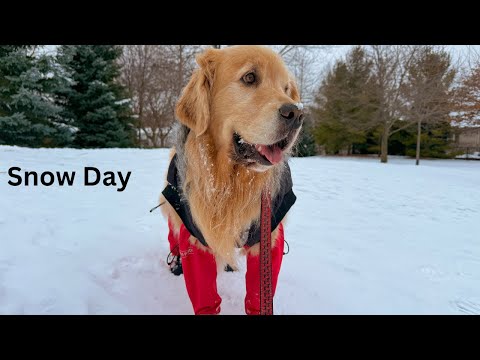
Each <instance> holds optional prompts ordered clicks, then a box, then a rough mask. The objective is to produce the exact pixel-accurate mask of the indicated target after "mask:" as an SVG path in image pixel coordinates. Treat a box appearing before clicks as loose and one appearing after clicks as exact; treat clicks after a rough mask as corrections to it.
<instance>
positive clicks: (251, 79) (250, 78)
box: [242, 72, 257, 85]
mask: <svg viewBox="0 0 480 360" xmlns="http://www.w3.org/2000/svg"><path fill="white" fill-rule="evenodd" d="M242 80H243V82H244V83H245V84H247V85H252V84H255V82H256V81H257V77H256V76H255V73H253V72H249V73H247V74H245V75H243V78H242Z"/></svg>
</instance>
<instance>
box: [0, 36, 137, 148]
mask: <svg viewBox="0 0 480 360" xmlns="http://www.w3.org/2000/svg"><path fill="white" fill-rule="evenodd" d="M121 54H122V48H121V47H119V46H110V45H86V46H77V45H64V46H60V47H59V48H58V51H57V54H56V55H55V56H52V55H49V54H47V53H42V52H39V48H38V47H36V46H33V45H2V46H0V144H7V145H19V146H29V147H63V146H75V147H81V148H83V147H91V148H93V147H129V146H134V145H135V136H134V135H135V124H134V123H135V122H134V118H133V116H132V115H133V114H132V110H131V107H130V105H129V103H130V99H129V95H128V93H127V92H126V91H125V87H124V86H122V85H121V84H120V83H119V82H118V81H117V80H118V78H119V76H120V66H119V64H118V59H119V57H120V55H121Z"/></svg>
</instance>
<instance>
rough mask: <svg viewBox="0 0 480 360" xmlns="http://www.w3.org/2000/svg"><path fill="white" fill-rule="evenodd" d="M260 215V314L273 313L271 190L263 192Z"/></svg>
mask: <svg viewBox="0 0 480 360" xmlns="http://www.w3.org/2000/svg"><path fill="white" fill-rule="evenodd" d="M261 211H262V213H261V215H260V224H261V225H260V226H261V227H260V315H273V292H272V227H271V226H272V225H271V221H272V220H271V216H272V215H271V214H272V209H271V198H270V192H269V191H268V190H265V191H263V192H262V210H261Z"/></svg>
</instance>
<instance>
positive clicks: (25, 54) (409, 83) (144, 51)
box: [0, 45, 480, 161]
mask: <svg viewBox="0 0 480 360" xmlns="http://www.w3.org/2000/svg"><path fill="white" fill-rule="evenodd" d="M207 46H210V45H206V46H197V45H125V46H114V45H62V46H59V47H57V49H56V51H55V53H54V54H49V53H47V52H46V51H45V48H44V47H39V46H33V45H2V46H0V144H8V145H19V146H29V147H67V146H68V147H80V148H84V147H86V148H97V147H98V148H102V147H165V146H170V145H172V144H171V143H169V136H170V134H171V131H172V128H173V124H174V122H175V117H174V109H175V103H176V101H177V99H178V97H179V95H180V93H181V90H182V88H183V87H184V86H185V85H186V83H187V82H188V80H189V78H190V76H191V73H192V71H193V69H194V68H195V66H196V64H195V55H196V54H197V53H198V52H200V51H202V50H203V49H204V48H206V47H207ZM275 50H276V51H278V52H279V53H280V54H281V55H282V56H283V57H284V59H285V61H286V62H287V65H288V66H289V67H290V69H291V70H292V73H293V74H294V75H295V76H296V78H297V82H298V84H299V90H300V93H301V94H302V99H303V101H304V102H305V103H306V105H307V106H308V109H309V111H308V117H307V121H306V122H305V126H304V128H303V131H302V134H301V139H300V142H299V144H298V146H297V147H296V150H295V151H296V152H295V155H297V156H308V155H314V154H317V153H319V152H321V153H327V154H379V156H381V159H382V161H387V155H388V154H399V155H410V156H414V155H419V154H420V153H421V155H422V156H428V157H449V156H452V154H453V152H452V149H451V142H452V138H453V133H454V128H453V127H452V124H453V123H459V122H461V123H463V124H474V123H478V122H479V120H478V119H479V113H480V109H479V107H480V106H479V101H478V100H479V96H480V95H479V94H480V91H479V90H480V89H479V87H480V85H479V84H480V66H478V63H477V65H476V66H471V67H470V68H469V70H468V71H463V72H460V71H459V66H458V64H454V63H453V61H452V58H451V56H450V54H449V53H448V52H447V51H445V50H444V49H442V48H439V47H434V46H393V45H391V46H365V47H361V46H357V47H354V48H352V49H351V51H350V52H349V53H348V54H347V55H346V56H345V57H344V58H342V59H338V60H337V61H336V63H335V64H334V65H333V66H332V67H331V68H330V69H329V70H328V71H326V72H325V73H324V74H323V76H321V77H317V76H314V75H312V74H316V73H318V71H315V70H318V69H319V67H321V66H324V65H323V64H322V61H320V60H319V59H320V57H321V56H322V52H325V51H328V47H325V46H323V47H319V46H294V45H285V46H276V47H275Z"/></svg>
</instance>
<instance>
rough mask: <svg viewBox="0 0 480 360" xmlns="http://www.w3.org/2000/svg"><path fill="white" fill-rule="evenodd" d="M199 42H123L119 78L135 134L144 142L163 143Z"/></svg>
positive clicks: (171, 125) (191, 68)
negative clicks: (127, 98)
mask: <svg viewBox="0 0 480 360" xmlns="http://www.w3.org/2000/svg"><path fill="white" fill-rule="evenodd" d="M199 50H200V47H199V46H192V45H167V46H162V45H127V46H124V52H123V56H122V58H121V65H122V71H123V73H122V82H123V83H124V85H125V86H126V87H127V89H128V90H129V92H130V96H131V98H132V100H133V112H134V114H135V115H136V116H137V126H138V137H139V141H140V142H141V143H143V142H144V140H146V143H147V146H153V147H165V146H166V139H167V137H168V135H169V134H170V132H171V130H172V128H173V124H174V122H175V111H174V109H175V103H176V101H177V99H178V97H179V95H180V93H181V91H182V88H183V87H184V86H185V85H186V83H187V82H188V79H189V77H190V75H191V73H192V71H193V68H194V66H195V61H194V60H195V54H196V53H197V52H198V51H199Z"/></svg>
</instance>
